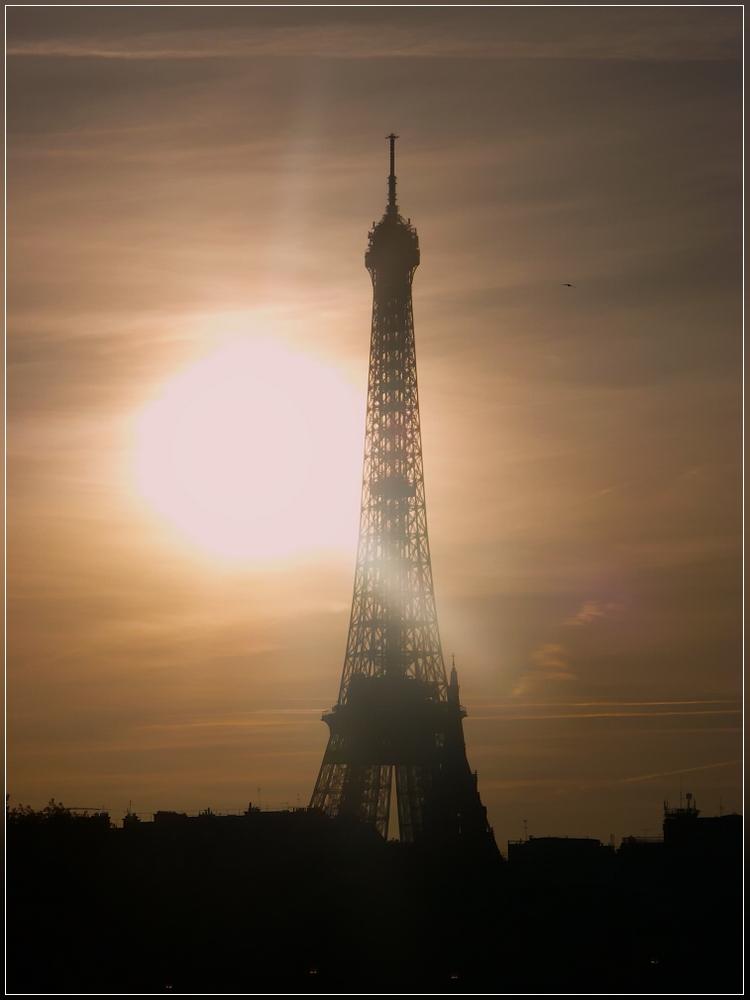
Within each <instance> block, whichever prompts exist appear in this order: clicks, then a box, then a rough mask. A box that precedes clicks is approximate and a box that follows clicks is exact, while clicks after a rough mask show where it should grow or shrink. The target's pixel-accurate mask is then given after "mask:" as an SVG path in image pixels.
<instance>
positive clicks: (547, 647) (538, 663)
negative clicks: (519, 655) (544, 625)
mask: <svg viewBox="0 0 750 1000" xmlns="http://www.w3.org/2000/svg"><path fill="white" fill-rule="evenodd" d="M564 653H565V647H564V646H561V645H560V644H559V643H557V642H545V643H543V644H542V645H541V646H540V647H539V648H538V649H536V650H534V652H533V653H532V654H531V659H532V661H533V666H530V667H528V668H527V669H526V671H525V673H523V674H522V675H521V677H520V678H519V680H518V683H517V684H516V687H515V689H514V690H513V697H516V698H517V697H519V696H520V695H523V694H529V693H530V692H531V691H532V690H533V689H534V688H536V687H538V685H539V683H540V682H543V681H572V680H575V674H573V673H571V672H570V670H569V665H568V661H567V660H566V659H564Z"/></svg>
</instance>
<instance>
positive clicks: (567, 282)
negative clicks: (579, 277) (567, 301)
mask: <svg viewBox="0 0 750 1000" xmlns="http://www.w3.org/2000/svg"><path fill="white" fill-rule="evenodd" d="M563 285H564V286H565V287H566V288H575V287H576V286H575V285H571V283H570V282H569V281H563Z"/></svg>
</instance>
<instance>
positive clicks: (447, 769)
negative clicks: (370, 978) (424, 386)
mask: <svg viewBox="0 0 750 1000" xmlns="http://www.w3.org/2000/svg"><path fill="white" fill-rule="evenodd" d="M387 138H388V139H389V141H390V154H391V159H390V167H391V169H390V175H389V178H388V204H387V207H386V210H385V214H384V215H383V217H382V219H381V220H380V222H378V223H377V225H375V226H374V227H373V229H372V231H371V233H370V234H369V242H368V247H367V252H366V254H365V267H366V268H367V270H368V271H369V272H370V276H371V278H372V285H373V309H372V335H371V342H370V368H369V376H368V386H367V419H366V429H365V457H364V471H363V477H362V509H361V515H360V530H359V545H358V550H357V565H356V571H355V576H354V597H353V600H352V612H351V620H350V624H349V636H348V640H347V645H346V655H345V659H344V670H343V675H342V678H341V688H340V690H339V698H338V702H337V703H336V704H335V705H334V706H333V708H332V709H331V711H330V712H327V713H326V714H325V715H324V716H323V720H324V721H325V722H326V723H327V724H328V727H329V729H330V737H329V741H328V747H327V749H326V751H325V755H324V757H323V763H322V766H321V768H320V773H319V775H318V780H317V782H316V784H315V790H314V792H313V795H312V799H311V802H310V807H311V808H318V809H322V810H323V811H324V812H326V813H327V814H329V815H331V816H346V817H350V818H356V819H360V820H362V821H363V822H366V823H371V824H373V825H375V826H376V827H377V829H378V830H379V831H380V833H381V834H382V835H383V836H387V833H388V828H389V817H390V810H391V798H392V787H393V785H394V781H393V778H394V772H395V792H396V799H397V803H398V824H399V835H400V838H401V840H403V841H407V842H420V841H423V842H424V841H427V842H433V843H446V842H451V841H454V840H457V839H458V840H460V841H461V842H465V841H466V840H467V838H468V839H472V840H478V841H481V842H482V843H484V844H486V845H487V846H489V847H492V848H493V849H494V837H493V834H492V830H491V829H490V827H489V825H488V823H487V814H486V809H485V808H484V807H483V806H482V803H481V801H480V798H479V793H478V791H477V781H476V775H475V774H472V772H471V769H470V767H469V763H468V760H467V757H466V747H465V743H464V735H463V719H464V717H465V715H466V712H465V710H464V709H463V708H462V707H461V705H460V702H459V697H458V677H457V674H456V670H455V666H454V667H453V669H452V670H451V674H450V679H449V678H448V676H447V675H446V669H445V662H444V659H443V651H442V647H441V644H440V632H439V629H438V620H437V611H436V607H435V593H434V588H433V581H432V567H431V564H430V546H429V541H428V537H427V513H426V506H425V488H424V475H423V465H422V441H421V432H420V423H419V398H418V394H417V363H416V354H415V349H414V323H413V318H412V295H411V289H412V278H413V276H414V272H415V270H416V268H417V266H418V264H419V240H418V238H417V231H416V229H415V228H414V226H412V225H411V222H410V221H409V220H406V219H404V218H403V217H402V216H401V215H400V213H399V210H398V206H397V203H396V174H395V156H394V150H395V140H396V138H397V136H395V135H390V136H388V137H387Z"/></svg>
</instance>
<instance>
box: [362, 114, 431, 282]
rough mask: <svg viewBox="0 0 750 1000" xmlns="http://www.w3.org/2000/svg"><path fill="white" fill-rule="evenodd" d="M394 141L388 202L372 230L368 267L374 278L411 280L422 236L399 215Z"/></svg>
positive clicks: (394, 137)
mask: <svg viewBox="0 0 750 1000" xmlns="http://www.w3.org/2000/svg"><path fill="white" fill-rule="evenodd" d="M387 138H388V139H390V142H391V172H390V175H389V177H388V204H387V206H386V210H385V214H384V215H383V218H382V219H381V220H380V222H378V223H377V225H375V226H374V227H373V228H372V230H371V231H370V233H369V237H368V244H367V252H366V253H365V267H366V268H367V270H368V271H369V272H370V274H371V275H372V278H373V281H375V280H376V277H377V278H378V279H383V278H385V279H386V280H387V279H388V278H392V279H396V278H399V277H403V278H406V279H407V280H410V279H411V277H412V275H413V274H414V271H415V270H416V268H417V266H418V265H419V239H418V237H417V231H416V229H415V228H414V226H412V224H411V221H410V220H408V219H404V218H403V216H402V215H400V213H399V210H398V205H397V204H396V173H395V142H396V139H397V138H398V136H396V135H393V133H391V135H389V136H387Z"/></svg>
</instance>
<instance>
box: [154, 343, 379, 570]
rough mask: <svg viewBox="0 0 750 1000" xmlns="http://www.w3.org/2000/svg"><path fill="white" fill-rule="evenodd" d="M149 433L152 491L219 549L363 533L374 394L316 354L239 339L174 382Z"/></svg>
mask: <svg viewBox="0 0 750 1000" xmlns="http://www.w3.org/2000/svg"><path fill="white" fill-rule="evenodd" d="M137 437H138V444H137V452H136V475H137V480H138V486H139V489H140V491H141V493H142V494H143V495H144V496H145V497H146V498H147V499H148V500H149V501H150V502H151V503H152V504H153V506H154V507H155V508H156V510H157V511H158V512H159V513H160V514H162V515H164V516H165V517H166V518H168V519H169V520H170V521H171V522H172V523H173V524H175V525H176V526H177V527H178V528H180V529H181V530H182V531H183V532H184V533H185V535H186V536H187V537H188V538H189V539H190V540H191V541H193V542H195V543H196V544H198V545H200V546H201V547H203V548H205V549H207V550H208V551H210V552H212V553H214V554H216V555H219V556H224V557H228V558H231V559H253V558H260V559H267V558H275V557H283V556H289V555H293V554H296V553H300V552H303V551H305V550H308V549H313V548H349V547H352V546H353V545H354V544H355V542H356V534H357V515H358V508H359V494H360V485H361V469H362V446H363V438H364V400H363V398H362V396H360V395H359V394H358V393H357V392H356V390H355V389H354V388H352V386H350V385H349V384H348V383H347V382H346V380H345V379H344V378H343V377H342V376H341V375H340V374H338V373H337V372H336V371H335V369H333V368H331V367H329V366H328V365H326V364H323V363H322V362H321V361H318V360H316V359H315V358H312V357H310V356H309V355H305V354H295V353H293V352H292V351H290V350H288V349H287V348H285V347H283V346H281V345H280V344H277V343H275V342H274V341H272V340H245V341H239V342H235V343H234V344H232V345H230V346H228V347H225V348H224V349H222V350H220V351H219V352H217V353H216V354H214V355H212V356H211V357H208V358H205V359H204V360H202V361H199V362H198V363H197V364H195V365H194V366H193V367H192V368H190V369H189V370H188V371H187V372H185V373H184V374H182V375H180V376H179V377H178V378H176V379H174V381H173V382H171V383H170V384H169V385H168V386H167V387H166V389H165V391H164V393H163V395H162V396H161V397H160V398H159V399H157V400H156V401H155V402H154V403H152V404H151V405H150V406H149V407H148V408H147V409H146V410H145V411H144V412H143V413H142V414H141V415H140V417H139V419H138V424H137Z"/></svg>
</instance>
